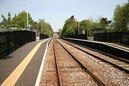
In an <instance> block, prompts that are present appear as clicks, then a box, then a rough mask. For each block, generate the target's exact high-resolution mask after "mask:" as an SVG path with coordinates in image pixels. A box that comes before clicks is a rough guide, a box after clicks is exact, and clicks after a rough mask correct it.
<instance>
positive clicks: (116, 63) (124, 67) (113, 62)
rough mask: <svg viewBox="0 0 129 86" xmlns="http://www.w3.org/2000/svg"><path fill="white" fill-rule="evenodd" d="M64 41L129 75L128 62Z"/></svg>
mask: <svg viewBox="0 0 129 86" xmlns="http://www.w3.org/2000/svg"><path fill="white" fill-rule="evenodd" d="M62 41H63V42H65V43H67V44H69V45H71V46H73V47H75V48H77V49H79V50H81V51H83V52H85V53H87V54H89V55H91V56H93V57H95V58H97V59H99V60H101V61H104V62H106V63H109V64H111V65H113V66H114V67H116V68H118V69H120V70H121V71H124V72H126V73H129V61H128V60H122V59H119V58H114V57H109V56H107V55H104V54H101V53H100V52H96V51H93V50H90V49H88V48H85V47H82V46H79V45H76V44H73V43H70V42H67V41H64V40H62ZM119 53H120V52H119Z"/></svg>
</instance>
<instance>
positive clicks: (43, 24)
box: [43, 19, 45, 34]
mask: <svg viewBox="0 0 129 86" xmlns="http://www.w3.org/2000/svg"><path fill="white" fill-rule="evenodd" d="M43 21H44V23H45V19H43ZM44 23H43V34H45V28H44Z"/></svg>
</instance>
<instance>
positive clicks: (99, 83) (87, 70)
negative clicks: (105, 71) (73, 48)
mask: <svg viewBox="0 0 129 86" xmlns="http://www.w3.org/2000/svg"><path fill="white" fill-rule="evenodd" d="M57 42H58V43H59V44H60V45H61V46H62V47H63V48H64V49H65V50H66V51H67V52H68V53H69V54H70V55H71V56H72V57H73V59H75V60H76V61H77V62H78V63H79V64H80V65H81V66H82V67H83V69H85V71H86V72H87V73H88V74H89V75H90V76H91V77H92V78H93V79H94V81H95V82H96V83H97V84H98V86H105V84H104V83H103V82H102V81H101V80H100V79H99V78H97V77H96V76H95V75H94V74H93V73H92V72H91V71H90V70H89V69H88V68H87V66H86V65H85V64H84V63H83V62H82V61H81V60H79V59H78V58H76V57H75V56H74V55H73V54H72V53H71V52H70V51H68V49H66V48H65V47H64V46H63V45H62V44H61V43H60V42H59V41H57Z"/></svg>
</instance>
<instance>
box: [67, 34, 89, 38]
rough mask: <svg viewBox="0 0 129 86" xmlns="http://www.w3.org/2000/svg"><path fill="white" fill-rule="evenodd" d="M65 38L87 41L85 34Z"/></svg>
mask: <svg viewBox="0 0 129 86" xmlns="http://www.w3.org/2000/svg"><path fill="white" fill-rule="evenodd" d="M65 37H66V38H77V39H87V34H78V35H69V36H65Z"/></svg>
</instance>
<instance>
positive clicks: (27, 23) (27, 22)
mask: <svg viewBox="0 0 129 86" xmlns="http://www.w3.org/2000/svg"><path fill="white" fill-rule="evenodd" d="M28 3H29V0H27V16H26V30H27V29H28V25H29V20H28V18H29V17H28V16H29V13H28V10H29V6H28Z"/></svg>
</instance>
